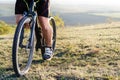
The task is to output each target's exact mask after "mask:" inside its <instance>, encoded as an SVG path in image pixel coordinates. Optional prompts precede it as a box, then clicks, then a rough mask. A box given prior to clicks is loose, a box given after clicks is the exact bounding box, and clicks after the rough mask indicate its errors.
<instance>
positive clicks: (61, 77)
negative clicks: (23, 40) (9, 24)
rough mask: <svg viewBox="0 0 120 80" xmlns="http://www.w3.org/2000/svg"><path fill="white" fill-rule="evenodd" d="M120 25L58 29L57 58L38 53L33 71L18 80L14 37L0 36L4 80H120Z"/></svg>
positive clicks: (0, 68) (0, 76) (0, 69)
mask: <svg viewBox="0 0 120 80" xmlns="http://www.w3.org/2000/svg"><path fill="white" fill-rule="evenodd" d="M119 24H120V22H113V23H110V24H107V23H106V24H97V25H91V26H85V27H79V26H78V27H65V28H58V29H57V45H56V51H55V53H54V58H53V59H52V60H51V61H45V62H43V61H42V60H41V55H40V52H34V58H33V63H32V65H31V68H30V71H29V72H28V73H27V74H26V75H25V76H23V77H20V78H17V77H16V76H15V74H14V71H13V68H12V62H11V55H12V54H11V53H12V52H11V49H12V36H11V37H10V36H6V35H5V36H0V80H4V79H5V80H16V79H17V80H120V25H119Z"/></svg>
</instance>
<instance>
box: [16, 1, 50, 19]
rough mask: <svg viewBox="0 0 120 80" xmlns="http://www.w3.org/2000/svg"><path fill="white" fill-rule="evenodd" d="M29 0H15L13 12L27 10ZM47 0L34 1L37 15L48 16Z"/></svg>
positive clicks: (17, 12) (21, 12) (20, 12)
mask: <svg viewBox="0 0 120 80" xmlns="http://www.w3.org/2000/svg"><path fill="white" fill-rule="evenodd" d="M30 1H31V0H16V4H15V14H23V13H24V11H28V9H29V8H28V7H27V5H28V6H29V4H30ZM49 3H50V2H49V0H39V2H37V3H36V11H37V14H38V16H44V17H48V16H49V9H50V5H49Z"/></svg>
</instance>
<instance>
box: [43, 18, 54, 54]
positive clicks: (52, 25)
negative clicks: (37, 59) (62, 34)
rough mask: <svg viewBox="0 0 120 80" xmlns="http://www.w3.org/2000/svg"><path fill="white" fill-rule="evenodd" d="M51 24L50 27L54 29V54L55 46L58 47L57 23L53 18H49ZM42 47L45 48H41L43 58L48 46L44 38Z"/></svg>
mask: <svg viewBox="0 0 120 80" xmlns="http://www.w3.org/2000/svg"><path fill="white" fill-rule="evenodd" d="M49 23H50V25H51V27H52V30H53V37H52V49H53V52H54V51H55V46H56V23H55V20H54V18H53V17H50V18H49ZM42 46H43V47H42V48H41V53H42V56H43V54H44V52H45V47H44V46H46V44H45V40H44V38H43V39H42Z"/></svg>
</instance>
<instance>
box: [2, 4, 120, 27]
mask: <svg viewBox="0 0 120 80" xmlns="http://www.w3.org/2000/svg"><path fill="white" fill-rule="evenodd" d="M84 7H85V5H81V7H80V6H78V5H77V6H76V7H75V6H73V7H71V8H69V7H66V6H65V5H63V6H61V5H58V6H57V5H53V6H52V8H51V12H52V14H53V15H59V16H60V17H61V18H62V19H63V20H64V22H65V25H71V26H72V25H90V24H98V23H105V22H106V20H107V19H108V18H109V17H106V16H100V15H94V14H92V13H93V12H95V11H96V12H102V13H104V12H105V10H104V9H103V7H102V8H100V7H96V8H98V10H96V9H95V8H92V6H91V7H89V6H86V7H85V8H84ZM107 11H109V10H107ZM109 12H113V11H109ZM0 20H3V21H5V22H7V23H9V24H15V16H14V4H0ZM113 20H120V19H119V18H113Z"/></svg>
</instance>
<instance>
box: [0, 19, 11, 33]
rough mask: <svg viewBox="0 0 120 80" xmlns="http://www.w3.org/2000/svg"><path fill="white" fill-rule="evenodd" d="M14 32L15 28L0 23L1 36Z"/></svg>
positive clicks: (2, 22)
mask: <svg viewBox="0 0 120 80" xmlns="http://www.w3.org/2000/svg"><path fill="white" fill-rule="evenodd" d="M11 32H13V27H11V26H10V25H8V24H6V23H5V22H4V21H0V35H2V34H8V33H11Z"/></svg>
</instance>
